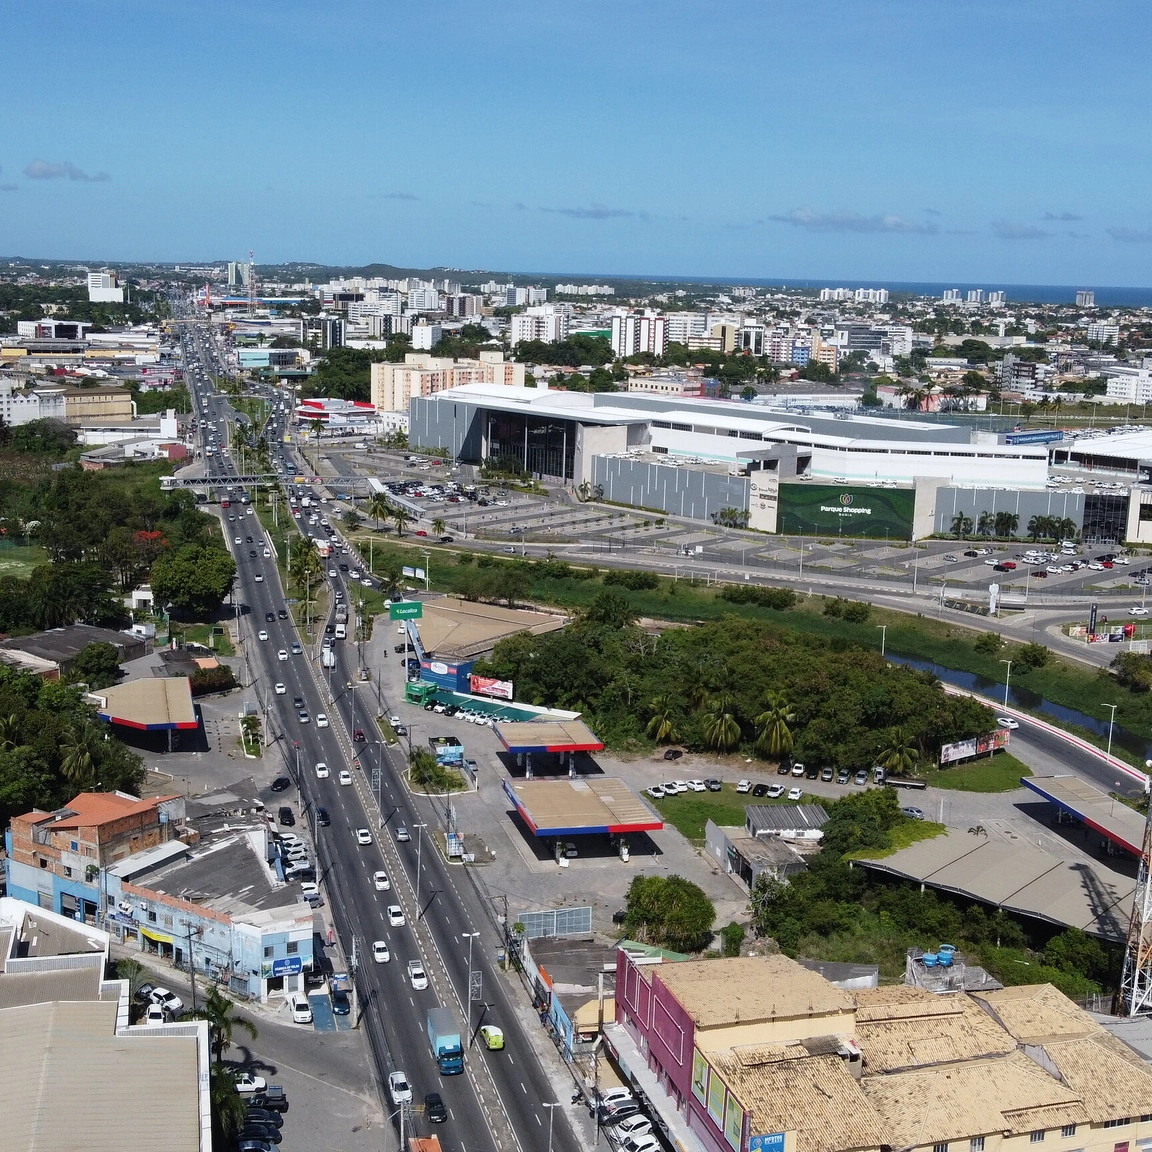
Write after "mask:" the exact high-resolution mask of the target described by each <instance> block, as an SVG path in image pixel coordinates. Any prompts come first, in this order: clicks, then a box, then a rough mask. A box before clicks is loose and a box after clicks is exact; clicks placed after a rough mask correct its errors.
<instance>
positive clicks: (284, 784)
mask: <svg viewBox="0 0 1152 1152" xmlns="http://www.w3.org/2000/svg"><path fill="white" fill-rule="evenodd" d="M291 787H292V781H291V780H289V779H288V777H287V776H277V777H276V779H275V780H273V781H272V784H271V790H272V791H273V792H287V791H288V789H289V788H291Z"/></svg>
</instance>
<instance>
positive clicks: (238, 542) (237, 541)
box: [236, 536, 244, 544]
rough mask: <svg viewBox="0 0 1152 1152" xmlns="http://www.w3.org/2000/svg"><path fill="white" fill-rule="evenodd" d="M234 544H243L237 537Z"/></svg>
mask: <svg viewBox="0 0 1152 1152" xmlns="http://www.w3.org/2000/svg"><path fill="white" fill-rule="evenodd" d="M236 543H237V544H243V543H244V541H243V540H241V539H240V537H239V536H237V537H236Z"/></svg>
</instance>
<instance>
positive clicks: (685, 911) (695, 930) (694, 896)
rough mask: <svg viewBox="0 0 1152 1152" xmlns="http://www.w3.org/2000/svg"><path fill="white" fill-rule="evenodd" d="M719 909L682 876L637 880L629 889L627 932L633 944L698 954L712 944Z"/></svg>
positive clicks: (626, 909)
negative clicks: (654, 945) (650, 945)
mask: <svg viewBox="0 0 1152 1152" xmlns="http://www.w3.org/2000/svg"><path fill="white" fill-rule="evenodd" d="M715 919H716V908H715V907H714V905H713V904H712V901H711V900H709V899H708V897H707V895H706V894H705V892H704V890H703V889H702V888H701V887H699V885H697V884H693V883H692V881H691V880H685V879H684V878H683V877H682V876H637V877H635V879H633V881H632V883H631V884H630V885H629V886H628V896H627V903H626V905H625V920H624V930H625V931H626V932H627V933H628V935H629V936H630V937H631V938H632V939H633V940H640V941H642V942H643V943H646V944H656V945H659V946H660V947H662V948H671V949H672V950H673V951H676V952H699V951H701V950H702V949H704V948H707V947H708V945H709V943H710V942H711V940H712V922H713V921H714V920H715Z"/></svg>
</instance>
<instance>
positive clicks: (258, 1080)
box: [236, 1072, 268, 1107]
mask: <svg viewBox="0 0 1152 1152" xmlns="http://www.w3.org/2000/svg"><path fill="white" fill-rule="evenodd" d="M267 1087H268V1082H267V1081H266V1080H265V1079H264V1077H263V1076H253V1075H252V1073H251V1072H239V1073H237V1074H236V1091H237V1092H240V1093H245V1094H246V1093H249V1092H263V1091H264V1089H265V1088H267ZM263 1106H264V1105H262V1107H263Z"/></svg>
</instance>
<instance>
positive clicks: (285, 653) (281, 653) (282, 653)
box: [276, 648, 288, 660]
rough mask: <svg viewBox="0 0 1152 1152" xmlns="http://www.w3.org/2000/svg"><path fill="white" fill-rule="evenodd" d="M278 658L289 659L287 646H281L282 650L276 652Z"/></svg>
mask: <svg viewBox="0 0 1152 1152" xmlns="http://www.w3.org/2000/svg"><path fill="white" fill-rule="evenodd" d="M276 659H277V660H287V659H288V650H287V649H286V648H281V649H280V651H279V652H277V653H276Z"/></svg>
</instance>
